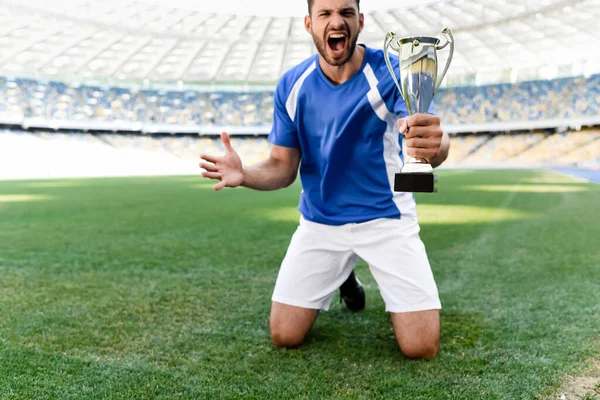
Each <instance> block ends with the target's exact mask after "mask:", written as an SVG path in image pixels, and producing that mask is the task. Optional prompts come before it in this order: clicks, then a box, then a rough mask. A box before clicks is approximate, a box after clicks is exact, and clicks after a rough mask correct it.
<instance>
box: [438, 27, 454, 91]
mask: <svg viewBox="0 0 600 400" xmlns="http://www.w3.org/2000/svg"><path fill="white" fill-rule="evenodd" d="M442 33H443V34H444V36H445V37H446V43H444V44H443V45H437V46H435V49H436V50H442V49H443V48H445V47H446V46H448V44H450V55H449V56H448V61H447V62H446V67H445V68H444V71H443V72H442V74H441V75H440V77H439V79H438V81H437V83H436V85H435V90H434V92H433V93H434V94H435V93H436V92H437V91H438V89H439V88H440V85H441V84H442V81H443V80H444V77H445V76H446V72H448V68H449V67H450V62H452V56H453V55H454V36H453V35H452V31H451V30H450V28H444V30H443V31H442Z"/></svg>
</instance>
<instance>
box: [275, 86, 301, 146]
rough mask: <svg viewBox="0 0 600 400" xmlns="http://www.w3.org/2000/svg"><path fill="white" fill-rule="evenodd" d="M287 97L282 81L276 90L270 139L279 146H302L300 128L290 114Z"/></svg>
mask: <svg viewBox="0 0 600 400" xmlns="http://www.w3.org/2000/svg"><path fill="white" fill-rule="evenodd" d="M286 98H287V97H286V96H285V90H284V84H283V81H280V82H279V84H278V85H277V89H276V90H275V97H274V100H273V103H274V111H273V127H272V128H271V133H269V138H268V139H269V142H271V143H273V144H274V145H277V146H283V147H292V148H300V141H299V140H298V129H297V128H296V124H294V121H292V119H291V118H290V116H289V114H288V111H287V108H286V105H285V102H286Z"/></svg>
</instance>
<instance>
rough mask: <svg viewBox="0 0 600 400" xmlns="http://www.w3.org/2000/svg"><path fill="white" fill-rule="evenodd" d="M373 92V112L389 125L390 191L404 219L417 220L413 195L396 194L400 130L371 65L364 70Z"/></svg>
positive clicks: (385, 149) (386, 148)
mask: <svg viewBox="0 0 600 400" xmlns="http://www.w3.org/2000/svg"><path fill="white" fill-rule="evenodd" d="M363 72H364V74H365V76H366V78H367V82H369V86H370V87H371V90H370V91H369V93H367V98H368V99H369V103H370V104H371V107H373V111H374V112H375V114H377V116H378V117H379V119H381V120H382V121H384V122H385V123H387V127H386V130H385V134H384V135H383V158H384V159H385V167H386V171H387V175H388V180H389V182H390V190H391V191H392V194H393V196H394V203H395V204H396V207H398V211H399V212H400V214H401V216H402V217H409V218H417V205H416V203H415V200H414V197H413V195H412V194H411V193H395V192H394V180H395V175H396V173H398V172H400V170H401V169H402V166H403V165H404V163H403V162H402V159H401V158H400V143H399V140H398V128H397V126H396V120H397V118H398V117H397V116H396V115H395V114H394V113H392V112H390V111H389V110H388V108H387V106H386V105H385V102H384V101H383V98H382V97H381V93H379V90H378V89H377V85H378V84H379V81H378V80H377V77H376V76H375V73H374V72H373V68H371V65H370V64H367V65H366V66H365V69H364V70H363Z"/></svg>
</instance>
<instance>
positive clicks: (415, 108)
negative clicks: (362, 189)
mask: <svg viewBox="0 0 600 400" xmlns="http://www.w3.org/2000/svg"><path fill="white" fill-rule="evenodd" d="M442 34H443V35H444V36H445V38H446V42H445V43H444V44H440V39H439V38H437V37H431V36H412V37H405V38H401V39H397V38H396V33H394V32H388V34H387V35H386V37H385V44H384V46H383V51H384V55H385V62H386V64H387V67H388V69H389V70H390V74H391V75H392V78H393V79H394V82H395V83H396V86H397V87H398V90H399V91H400V95H401V96H402V98H403V99H404V101H405V103H406V107H407V109H408V114H409V115H414V114H420V113H428V112H429V107H430V106H431V102H432V100H433V95H434V94H435V92H436V91H437V90H438V88H439V87H440V84H441V83H442V81H443V80H444V76H445V75H446V72H448V68H449V67H450V62H451V61H452V56H453V54H454V37H453V36H452V31H450V29H449V28H445V29H444V30H443V31H442ZM448 44H450V55H449V56H448V62H447V63H446V67H445V68H444V71H443V72H442V74H441V76H440V78H439V79H438V76H437V75H438V59H437V52H438V50H442V49H443V48H445V47H446V46H447V45H448ZM389 48H391V49H392V50H393V51H395V52H396V53H398V58H399V66H400V80H401V82H402V85H400V84H399V83H398V79H396V73H395V72H394V68H393V67H392V63H391V62H390V57H389V54H388V51H389V50H388V49H389ZM394 191H396V192H429V193H432V192H436V191H437V177H436V176H435V175H434V174H433V168H432V167H431V165H430V164H429V163H428V162H427V161H426V160H422V159H417V158H413V157H409V158H408V160H407V161H406V162H405V163H404V166H403V167H402V169H401V171H400V173H397V174H396V176H395V181H394Z"/></svg>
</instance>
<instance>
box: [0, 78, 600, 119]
mask: <svg viewBox="0 0 600 400" xmlns="http://www.w3.org/2000/svg"><path fill="white" fill-rule="evenodd" d="M435 100H436V112H437V113H438V114H439V115H440V116H441V117H442V119H443V120H444V121H445V122H446V123H448V124H482V123H493V122H509V121H536V120H544V119H556V118H581V117H596V116H598V115H600V75H593V76H591V77H589V78H582V77H579V78H562V79H556V80H551V81H530V82H522V83H518V84H515V85H510V84H498V85H489V86H473V87H459V88H447V89H441V90H440V91H439V92H438V93H437V94H436V98H435ZM8 113H10V114H13V115H15V116H19V117H22V118H23V117H26V118H43V119H51V120H59V121H60V120H74V121H90V122H93V121H128V122H151V123H156V124H168V125H190V126H207V125H216V126H245V127H257V126H259V127H260V126H262V127H264V126H270V124H271V123H272V120H273V94H272V91H268V92H267V91H265V92H251V93H235V92H223V93H206V92H199V91H194V90H187V91H173V90H140V89H136V88H133V89H128V88H112V87H97V86H83V85H81V86H80V85H72V86H70V85H67V84H65V83H61V82H42V81H39V82H38V81H34V80H28V79H10V78H0V116H2V115H3V114H8Z"/></svg>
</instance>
